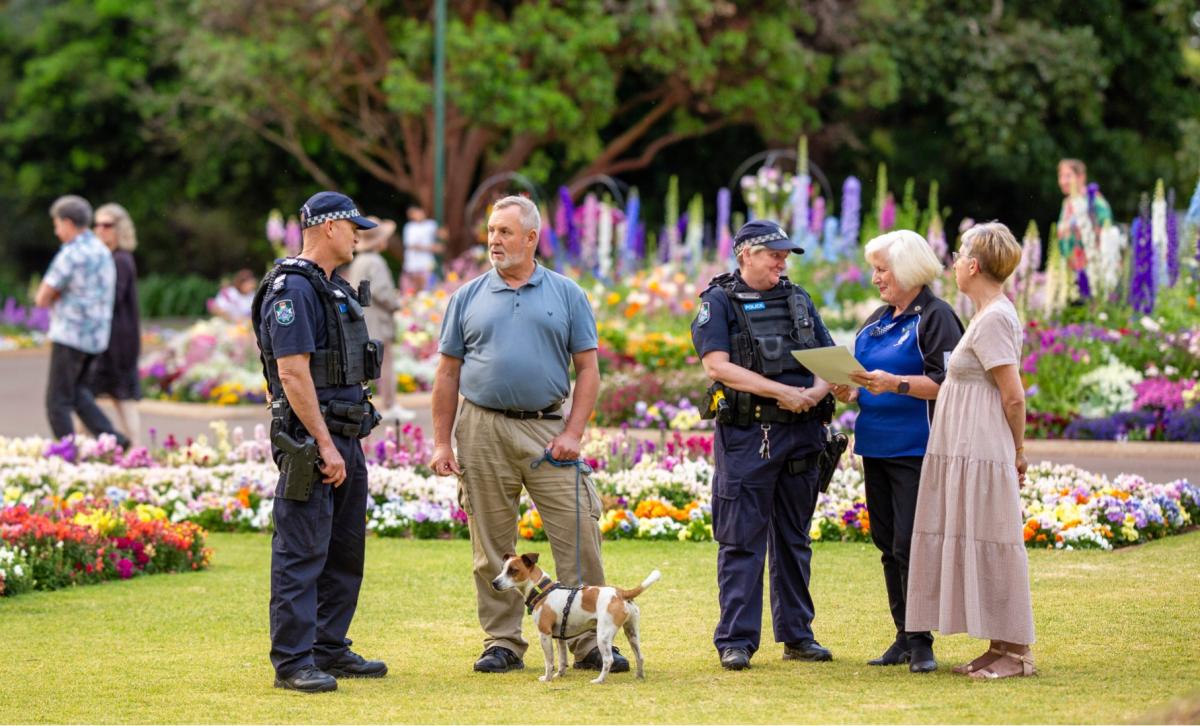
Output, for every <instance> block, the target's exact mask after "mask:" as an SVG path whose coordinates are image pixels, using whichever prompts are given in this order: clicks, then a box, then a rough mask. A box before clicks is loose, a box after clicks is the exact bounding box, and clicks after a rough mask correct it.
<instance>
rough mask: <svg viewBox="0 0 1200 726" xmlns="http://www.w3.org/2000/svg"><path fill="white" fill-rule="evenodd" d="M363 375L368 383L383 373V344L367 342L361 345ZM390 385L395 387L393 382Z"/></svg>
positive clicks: (376, 341) (372, 341)
mask: <svg viewBox="0 0 1200 726" xmlns="http://www.w3.org/2000/svg"><path fill="white" fill-rule="evenodd" d="M363 373H365V374H366V377H367V380H368V381H374V380H376V379H378V378H379V376H380V374H382V373H383V343H382V342H381V341H378V340H368V341H367V342H366V343H363ZM391 385H393V386H394V385H396V382H395V381H392V382H391Z"/></svg>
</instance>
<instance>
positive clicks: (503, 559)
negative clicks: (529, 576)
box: [500, 552, 517, 562]
mask: <svg viewBox="0 0 1200 726" xmlns="http://www.w3.org/2000/svg"><path fill="white" fill-rule="evenodd" d="M516 556H517V553H516V552H505V553H504V554H503V555H501V557H500V561H501V562H508V561H509V560H511V559H512V558H514V557H516Z"/></svg>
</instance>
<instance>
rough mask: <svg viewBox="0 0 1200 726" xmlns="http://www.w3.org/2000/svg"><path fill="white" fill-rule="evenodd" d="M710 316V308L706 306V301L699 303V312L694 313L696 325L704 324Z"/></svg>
mask: <svg viewBox="0 0 1200 726" xmlns="http://www.w3.org/2000/svg"><path fill="white" fill-rule="evenodd" d="M710 318H712V310H711V309H710V308H709V306H708V301H707V300H705V301H704V302H702V303H700V312H699V313H697V314H696V325H704V324H705V323H707V322H708V321H709V319H710Z"/></svg>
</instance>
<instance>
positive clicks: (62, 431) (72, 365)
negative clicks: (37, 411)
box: [46, 343, 124, 439]
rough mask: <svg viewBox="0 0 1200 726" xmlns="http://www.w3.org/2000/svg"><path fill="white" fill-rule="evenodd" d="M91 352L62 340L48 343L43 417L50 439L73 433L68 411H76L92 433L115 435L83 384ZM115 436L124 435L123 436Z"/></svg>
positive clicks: (89, 363) (89, 390) (90, 361)
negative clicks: (46, 420)
mask: <svg viewBox="0 0 1200 726" xmlns="http://www.w3.org/2000/svg"><path fill="white" fill-rule="evenodd" d="M95 357H96V356H95V355H93V354H91V353H84V352H83V351H82V350H79V349H78V348H72V347H71V346H69V345H63V344H62V343H52V344H51V345H50V378H49V380H48V381H47V382H46V418H48V419H49V420H50V430H51V431H52V432H54V438H56V439H61V438H62V437H64V436H67V435H70V434H73V433H75V424H74V422H73V421H71V414H72V413H78V414H79V418H80V420H81V421H83V425H84V426H86V427H87V430H88V431H90V432H91V433H92V435H93V436H98V435H100V434H116V430H115V429H113V425H112V422H111V421H109V420H108V417H107V416H105V415H104V412H103V411H101V410H100V407H99V406H97V405H96V397H95V396H93V395H92V391H91V389H89V388H88V387H87V385H86V384H85V383H84V377H85V376H87V372H88V366H90V365H91V363H92V360H94V359H95ZM118 438H124V437H123V436H121V437H118Z"/></svg>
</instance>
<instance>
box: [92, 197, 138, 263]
mask: <svg viewBox="0 0 1200 726" xmlns="http://www.w3.org/2000/svg"><path fill="white" fill-rule="evenodd" d="M101 214H110V215H112V218H113V221H114V222H116V225H117V226H116V227H114V228H113V229H114V230H115V231H116V233H117V249H119V250H125V251H126V252H133V251H134V250H136V249H137V230H136V229H134V227H133V219H132V218H131V217H130V216H129V212H127V211H125V207H122V206H121V205H120V204H116V203H114V202H109V203H108V204H105V205H103V206H102V207H100V208H99V209H97V210H96V215H95V216H97V217H99V216H100V215H101Z"/></svg>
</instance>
